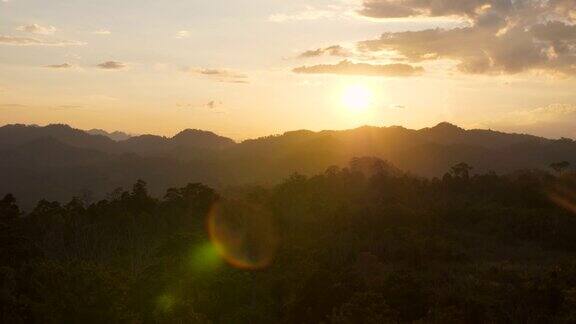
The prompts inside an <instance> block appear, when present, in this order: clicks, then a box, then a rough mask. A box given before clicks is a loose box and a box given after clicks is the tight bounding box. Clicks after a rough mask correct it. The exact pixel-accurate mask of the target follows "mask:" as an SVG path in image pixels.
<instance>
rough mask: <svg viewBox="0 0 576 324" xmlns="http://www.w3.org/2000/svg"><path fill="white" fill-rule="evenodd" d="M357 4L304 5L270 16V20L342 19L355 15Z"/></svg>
mask: <svg viewBox="0 0 576 324" xmlns="http://www.w3.org/2000/svg"><path fill="white" fill-rule="evenodd" d="M354 8H355V4H350V3H345V2H341V3H340V4H336V5H328V6H323V7H321V8H319V7H314V6H304V7H302V8H301V9H300V10H297V11H294V12H290V13H275V14H272V15H270V16H268V21H271V22H274V23H284V22H289V21H310V20H319V19H342V18H349V17H351V16H354V15H355V13H354Z"/></svg>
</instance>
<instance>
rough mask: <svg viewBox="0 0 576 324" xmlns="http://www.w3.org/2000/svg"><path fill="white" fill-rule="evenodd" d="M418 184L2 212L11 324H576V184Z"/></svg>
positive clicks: (339, 180)
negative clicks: (498, 323) (509, 323)
mask: <svg viewBox="0 0 576 324" xmlns="http://www.w3.org/2000/svg"><path fill="white" fill-rule="evenodd" d="M470 170H472V166H470V165H468V164H466V163H460V164H457V165H454V167H452V168H451V169H450V170H447V172H446V174H445V175H444V176H443V177H442V178H431V179H427V178H421V177H416V176H412V175H409V174H407V173H405V172H403V171H401V170H399V169H397V168H396V167H394V166H393V165H392V164H390V163H389V162H386V161H383V160H380V159H378V158H373V157H360V158H355V159H353V160H352V161H351V162H350V164H349V166H348V167H345V168H339V167H336V166H334V167H330V168H328V169H327V170H326V171H325V172H324V173H322V174H318V175H315V176H303V175H299V174H293V175H292V176H290V177H288V178H286V179H285V180H284V181H283V182H282V183H280V184H278V185H275V186H270V187H264V186H241V187H235V188H231V189H228V190H226V191H224V192H216V191H215V190H213V189H211V188H209V187H207V186H205V185H203V184H200V183H193V184H188V185H187V186H185V187H181V188H172V189H169V190H168V191H167V192H166V193H165V195H164V196H163V197H162V198H155V197H153V196H151V195H150V194H149V193H148V190H147V186H146V183H145V182H144V181H138V182H137V183H135V184H134V185H133V187H132V189H130V190H124V189H118V190H116V191H114V192H111V193H110V194H109V195H108V197H107V198H106V199H103V200H100V201H97V202H92V203H89V204H88V203H86V202H85V201H83V200H82V199H81V198H74V199H72V200H71V201H69V202H67V203H65V204H61V203H59V202H54V201H46V200H42V201H40V202H38V204H37V205H36V207H35V208H34V209H33V210H31V211H30V212H28V213H22V212H21V211H20V209H19V207H18V205H17V200H16V198H15V197H13V196H12V195H6V196H5V197H4V198H3V199H2V200H1V201H0V226H1V229H2V231H1V232H0V249H1V250H2V253H0V256H1V258H0V262H1V263H0V265H1V266H0V285H1V286H0V289H1V291H2V294H1V295H0V310H1V311H0V314H2V315H1V316H2V318H0V320H1V321H2V322H4V323H23V322H43V323H52V322H54V323H80V322H82V323H102V322H132V323H134V322H135V323H157V322H162V323H163V322H166V323H172V322H177V323H182V322H186V323H359V322H362V323H396V322H433V323H463V322H466V323H480V322H524V323H538V322H572V321H574V320H575V319H576V313H575V311H574V310H575V309H576V308H575V306H576V282H575V281H574V280H573V278H574V277H575V275H576V263H575V262H574V256H575V255H576V237H575V236H574V235H573V233H575V232H576V218H575V215H574V211H575V209H574V206H575V205H574V203H575V202H576V200H575V198H576V197H575V196H574V193H575V192H576V191H575V190H576V182H575V180H576V177H575V176H574V174H572V173H570V172H568V171H566V172H562V173H558V172H554V173H552V174H551V173H548V172H545V171H537V170H528V171H518V172H515V173H511V174H506V175H497V174H495V173H486V174H472V173H471V172H470Z"/></svg>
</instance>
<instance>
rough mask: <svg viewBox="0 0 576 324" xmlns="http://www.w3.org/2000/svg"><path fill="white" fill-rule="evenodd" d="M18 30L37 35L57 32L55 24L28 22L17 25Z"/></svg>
mask: <svg viewBox="0 0 576 324" xmlns="http://www.w3.org/2000/svg"><path fill="white" fill-rule="evenodd" d="M16 30H18V31H21V32H26V33H31V34H37V35H53V34H54V33H55V32H56V27H54V26H42V25H38V24H28V25H22V26H18V27H16Z"/></svg>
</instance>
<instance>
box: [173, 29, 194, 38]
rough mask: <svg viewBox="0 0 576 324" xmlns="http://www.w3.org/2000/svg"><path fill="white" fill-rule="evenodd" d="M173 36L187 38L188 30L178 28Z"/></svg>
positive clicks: (188, 35)
mask: <svg viewBox="0 0 576 324" xmlns="http://www.w3.org/2000/svg"><path fill="white" fill-rule="evenodd" d="M174 37H175V38H178V39H182V38H188V37H190V31H188V30H180V31H178V32H177V33H176V36H174Z"/></svg>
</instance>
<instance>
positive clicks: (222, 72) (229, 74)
mask: <svg viewBox="0 0 576 324" xmlns="http://www.w3.org/2000/svg"><path fill="white" fill-rule="evenodd" d="M186 71H188V72H189V73H191V74H193V75H196V76H200V77H203V78H206V79H210V80H213V81H218V82H228V83H248V76H247V75H246V74H243V73H239V72H235V71H232V70H228V69H209V68H191V69H186Z"/></svg>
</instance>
